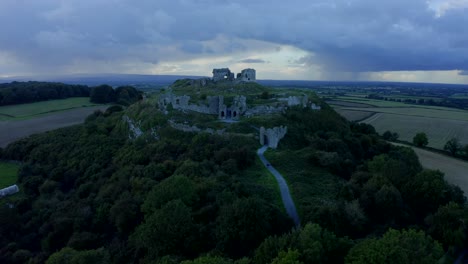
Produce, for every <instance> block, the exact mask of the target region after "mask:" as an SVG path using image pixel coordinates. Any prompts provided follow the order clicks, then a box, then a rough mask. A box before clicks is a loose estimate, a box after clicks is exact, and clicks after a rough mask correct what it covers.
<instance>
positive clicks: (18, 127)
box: [0, 105, 108, 148]
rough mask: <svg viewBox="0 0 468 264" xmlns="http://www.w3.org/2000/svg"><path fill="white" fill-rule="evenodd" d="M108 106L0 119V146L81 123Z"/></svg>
mask: <svg viewBox="0 0 468 264" xmlns="http://www.w3.org/2000/svg"><path fill="white" fill-rule="evenodd" d="M107 107H108V106H106V105H99V106H92V107H81V108H75V109H71V110H63V111H57V112H53V113H49V114H47V115H35V116H34V118H29V119H26V120H18V119H14V120H9V121H0V147H2V148H3V147H6V146H7V145H8V144H10V143H11V142H13V141H16V140H18V139H20V138H23V137H27V136H29V135H32V134H36V133H42V132H45V131H49V130H53V129H57V128H61V127H66V126H71V125H76V124H80V123H83V122H84V120H85V119H86V117H87V116H88V115H90V114H92V113H93V112H94V111H96V110H101V111H104V110H105V109H106V108H107Z"/></svg>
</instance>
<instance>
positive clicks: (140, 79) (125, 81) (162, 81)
mask: <svg viewBox="0 0 468 264" xmlns="http://www.w3.org/2000/svg"><path fill="white" fill-rule="evenodd" d="M201 77H202V76H183V75H140V74H96V75H94V74H74V75H62V76H19V77H8V78H0V83H6V82H12V81H46V82H61V83H66V84H81V85H89V86H96V85H101V84H108V85H111V86H123V85H133V86H142V85H149V84H150V85H152V86H166V85H170V84H172V83H173V82H175V81H176V80H178V79H184V78H201Z"/></svg>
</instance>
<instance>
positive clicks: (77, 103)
mask: <svg viewBox="0 0 468 264" xmlns="http://www.w3.org/2000/svg"><path fill="white" fill-rule="evenodd" d="M95 105H97V104H93V103H91V102H89V97H73V98H67V99H60V100H51V101H43V102H36V103H30V104H20V105H8V106H1V107H0V121H6V120H23V119H29V118H33V117H36V116H38V115H44V114H47V113H52V112H57V111H63V110H68V109H73V108H80V107H87V106H95Z"/></svg>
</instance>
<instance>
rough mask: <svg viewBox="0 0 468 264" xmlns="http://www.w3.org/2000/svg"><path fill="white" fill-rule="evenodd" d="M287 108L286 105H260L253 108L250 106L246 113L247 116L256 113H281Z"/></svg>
mask: <svg viewBox="0 0 468 264" xmlns="http://www.w3.org/2000/svg"><path fill="white" fill-rule="evenodd" d="M285 109H286V108H285V107H284V106H278V107H275V106H269V105H259V106H256V107H253V108H249V109H248V110H247V111H246V112H245V115H246V116H247V117H251V116H254V115H268V114H277V113H281V112H283V111H284V110H285Z"/></svg>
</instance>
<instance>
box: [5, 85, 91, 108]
mask: <svg viewBox="0 0 468 264" xmlns="http://www.w3.org/2000/svg"><path fill="white" fill-rule="evenodd" d="M90 91H91V88H89V87H88V86H84V85H70V84H63V83H49V82H12V83H2V84H0V105H12V104H25V103H32V102H39V101H46V100H53V99H65V98H69V97H89V95H90Z"/></svg>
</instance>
